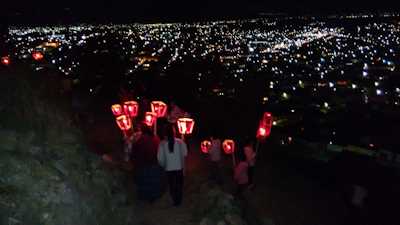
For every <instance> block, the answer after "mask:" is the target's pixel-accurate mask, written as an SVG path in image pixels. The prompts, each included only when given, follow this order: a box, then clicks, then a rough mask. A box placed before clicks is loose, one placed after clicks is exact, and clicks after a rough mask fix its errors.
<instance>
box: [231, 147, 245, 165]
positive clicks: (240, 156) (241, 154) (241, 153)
mask: <svg viewBox="0 0 400 225" xmlns="http://www.w3.org/2000/svg"><path fill="white" fill-rule="evenodd" d="M233 154H235V152H234V153H233ZM236 155H237V158H238V160H239V162H243V161H246V155H245V154H244V150H243V149H240V150H239V151H237V154H236Z"/></svg>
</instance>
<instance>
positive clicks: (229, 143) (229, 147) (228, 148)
mask: <svg viewBox="0 0 400 225" xmlns="http://www.w3.org/2000/svg"><path fill="white" fill-rule="evenodd" d="M222 148H223V149H224V152H225V153H226V154H232V153H233V152H235V142H234V141H233V140H230V139H227V140H225V141H224V142H222Z"/></svg>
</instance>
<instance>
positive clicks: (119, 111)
mask: <svg viewBox="0 0 400 225" xmlns="http://www.w3.org/2000/svg"><path fill="white" fill-rule="evenodd" d="M111 111H112V113H113V114H114V116H121V115H122V114H123V111H122V107H121V105H120V104H114V105H112V106H111Z"/></svg>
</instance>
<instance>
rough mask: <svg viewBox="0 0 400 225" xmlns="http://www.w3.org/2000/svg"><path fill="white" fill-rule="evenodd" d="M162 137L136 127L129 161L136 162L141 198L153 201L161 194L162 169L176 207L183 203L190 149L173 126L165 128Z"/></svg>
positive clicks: (135, 167) (136, 179) (142, 125)
mask: <svg viewBox="0 0 400 225" xmlns="http://www.w3.org/2000/svg"><path fill="white" fill-rule="evenodd" d="M162 129H163V134H164V135H162V136H160V137H159V136H157V135H155V134H154V132H153V131H152V129H151V128H150V127H148V126H146V125H145V124H140V125H138V126H136V127H135V128H134V132H133V134H132V136H131V137H130V140H129V141H127V143H130V144H131V146H129V145H128V146H129V148H131V149H132V150H131V152H130V161H132V162H133V165H134V171H135V174H134V175H135V176H134V177H135V183H136V186H137V194H138V198H139V199H142V200H147V201H149V202H153V201H155V200H156V199H158V198H159V197H160V196H161V194H162V189H163V179H162V177H163V174H164V173H163V170H164V171H165V173H166V175H167V176H166V177H167V181H168V186H169V191H170V194H171V197H172V200H173V205H174V206H179V205H180V204H181V203H182V193H183V178H184V170H185V158H186V156H187V146H186V144H185V142H184V141H182V140H181V139H179V138H177V137H176V132H175V127H174V125H173V124H171V123H166V124H165V125H164V126H163V128H162Z"/></svg>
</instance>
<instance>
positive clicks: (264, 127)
mask: <svg viewBox="0 0 400 225" xmlns="http://www.w3.org/2000/svg"><path fill="white" fill-rule="evenodd" d="M272 124H273V117H272V114H271V113H270V112H265V113H264V115H263V117H262V119H261V121H260V124H259V126H258V129H257V134H256V138H257V144H256V154H257V153H258V149H259V147H260V142H262V141H264V140H265V139H266V138H268V137H269V135H270V134H271V128H272Z"/></svg>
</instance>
